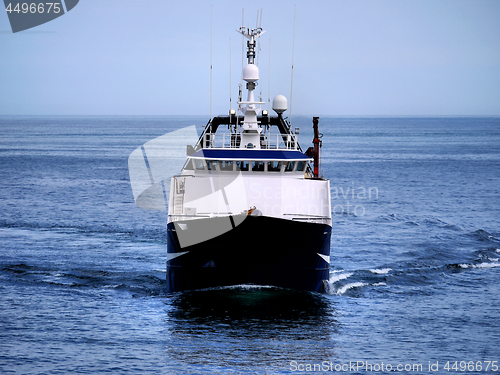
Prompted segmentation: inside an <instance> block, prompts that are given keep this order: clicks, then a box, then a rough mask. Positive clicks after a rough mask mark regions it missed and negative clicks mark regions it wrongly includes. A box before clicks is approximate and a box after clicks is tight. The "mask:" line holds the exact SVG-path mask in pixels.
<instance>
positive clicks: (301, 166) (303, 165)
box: [295, 161, 307, 172]
mask: <svg viewBox="0 0 500 375" xmlns="http://www.w3.org/2000/svg"><path fill="white" fill-rule="evenodd" d="M306 165H307V162H305V161H298V162H297V168H295V171H296V172H303V171H304V169H305V168H306Z"/></svg>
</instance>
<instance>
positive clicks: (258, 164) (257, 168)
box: [252, 161, 264, 172]
mask: <svg viewBox="0 0 500 375" xmlns="http://www.w3.org/2000/svg"><path fill="white" fill-rule="evenodd" d="M252 171H253V172H264V162H263V161H253V162H252Z"/></svg>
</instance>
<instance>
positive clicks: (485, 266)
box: [472, 263, 500, 268]
mask: <svg viewBox="0 0 500 375" xmlns="http://www.w3.org/2000/svg"><path fill="white" fill-rule="evenodd" d="M498 266H500V263H480V264H474V265H473V266H472V267H474V268H494V267H498Z"/></svg>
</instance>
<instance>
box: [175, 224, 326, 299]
mask: <svg viewBox="0 0 500 375" xmlns="http://www.w3.org/2000/svg"><path fill="white" fill-rule="evenodd" d="M216 220H221V219H220V218H207V219H197V220H193V221H185V222H178V223H187V224H188V226H197V225H205V224H207V225H213V221H216ZM226 220H227V218H226ZM208 221H212V223H208ZM167 229H168V231H167V233H168V240H167V244H168V253H169V255H170V256H172V255H175V253H185V254H183V255H180V256H178V257H175V258H174V259H171V260H169V261H167V292H178V291H182V290H192V289H203V288H210V287H217V286H228V285H240V284H255V285H271V286H277V287H283V288H292V289H299V290H307V291H315V292H321V291H323V290H324V280H328V278H329V264H328V263H327V262H326V261H325V260H324V259H323V257H321V256H319V255H318V254H321V255H323V256H326V257H328V258H329V257H330V238H331V229H332V228H331V226H330V225H327V224H314V223H306V222H300V221H292V220H284V219H277V218H271V217H266V216H247V217H246V218H245V219H244V220H243V221H242V222H241V223H240V224H239V225H237V226H236V227H233V229H231V230H229V231H228V232H226V233H224V234H221V235H219V236H217V237H215V238H211V239H209V240H207V241H204V242H201V243H198V244H195V245H191V246H187V247H183V248H181V247H180V245H179V240H178V237H177V232H176V230H175V226H174V224H173V223H169V224H168V227H167ZM186 252H187V253H186ZM172 253H173V254H172Z"/></svg>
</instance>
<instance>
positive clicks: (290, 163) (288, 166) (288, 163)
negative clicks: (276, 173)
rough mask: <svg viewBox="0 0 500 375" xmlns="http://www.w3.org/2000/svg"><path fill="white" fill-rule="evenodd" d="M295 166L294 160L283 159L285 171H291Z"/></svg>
mask: <svg viewBox="0 0 500 375" xmlns="http://www.w3.org/2000/svg"><path fill="white" fill-rule="evenodd" d="M294 166H295V162H294V161H285V172H291V171H293V167H294Z"/></svg>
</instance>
